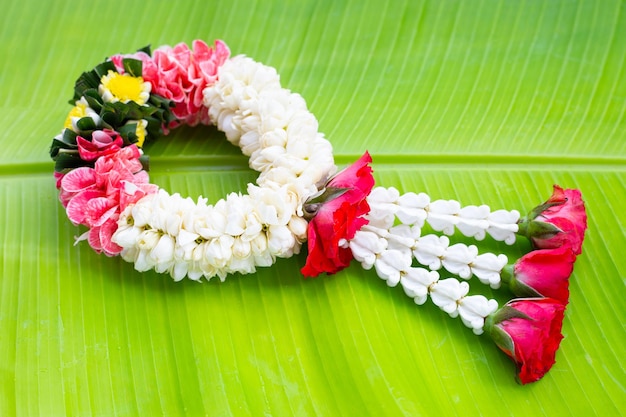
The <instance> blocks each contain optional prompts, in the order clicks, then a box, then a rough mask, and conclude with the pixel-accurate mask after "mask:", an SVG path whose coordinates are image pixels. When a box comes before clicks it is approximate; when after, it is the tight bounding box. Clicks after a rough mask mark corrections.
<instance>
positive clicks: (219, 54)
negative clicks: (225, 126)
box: [111, 40, 230, 128]
mask: <svg viewBox="0 0 626 417" xmlns="http://www.w3.org/2000/svg"><path fill="white" fill-rule="evenodd" d="M229 56H230V50H229V49H228V46H226V44H225V43H224V42H222V41H220V40H216V41H215V46H214V48H211V47H209V46H208V45H207V44H206V43H205V42H204V41H201V40H195V41H193V42H192V49H190V48H189V46H187V45H186V44H185V43H179V44H177V45H175V46H174V47H173V48H172V47H170V46H163V47H161V48H159V49H156V50H155V51H154V53H153V54H152V57H151V56H150V55H148V54H146V53H145V52H137V53H135V54H130V55H115V56H112V57H111V61H112V62H113V63H114V65H115V67H116V69H117V71H118V72H119V73H120V74H123V73H124V66H123V63H122V60H123V59H124V58H133V59H139V60H141V61H142V63H143V65H142V74H141V75H142V77H143V79H144V81H147V82H149V83H150V84H151V86H152V92H153V93H155V94H158V95H160V96H163V97H165V98H166V99H168V100H172V101H174V102H175V107H174V108H173V109H172V113H174V115H175V116H176V117H177V118H178V120H179V121H180V122H181V123H185V124H188V125H189V126H195V125H197V124H198V123H202V124H205V125H208V124H210V120H209V113H208V112H207V111H206V109H205V108H204V107H203V105H202V99H203V96H202V90H204V89H205V88H206V87H207V86H209V85H211V84H213V83H214V82H215V80H217V70H218V69H219V67H220V66H221V65H222V64H223V63H224V62H226V60H227V59H228V57H229ZM167 127H170V128H172V127H175V126H174V125H172V126H166V128H167Z"/></svg>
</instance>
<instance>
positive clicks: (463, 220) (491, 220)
mask: <svg viewBox="0 0 626 417" xmlns="http://www.w3.org/2000/svg"><path fill="white" fill-rule="evenodd" d="M368 201H371V203H370V206H371V207H372V213H375V214H374V215H372V216H371V217H372V218H375V219H379V218H380V219H381V220H382V221H384V222H389V221H390V219H391V221H392V222H393V218H394V216H397V217H398V219H400V220H401V221H403V223H405V224H416V223H417V224H420V225H423V224H424V221H426V222H427V223H428V224H429V225H430V226H431V227H432V228H433V229H434V230H436V231H439V232H443V233H444V234H446V235H452V234H453V233H454V231H455V228H456V229H457V230H458V231H459V232H461V233H462V234H463V235H464V236H467V237H472V238H474V239H476V240H483V239H484V238H485V235H486V234H489V235H490V236H491V237H492V238H494V239H495V240H498V241H504V242H505V243H506V244H508V245H512V244H514V243H515V240H516V235H515V234H516V232H517V231H518V230H519V226H518V224H517V222H518V220H519V219H520V213H519V211H517V210H495V211H491V209H490V208H489V206H487V205H484V204H483V205H481V206H471V205H470V206H465V207H462V206H461V204H460V203H459V202H458V201H455V200H435V201H430V197H429V196H428V195H427V194H425V193H419V194H415V193H406V194H403V195H400V192H399V191H398V190H397V189H395V188H393V187H389V188H383V187H377V188H375V189H374V190H372V195H371V196H370V198H368ZM420 227H421V226H420Z"/></svg>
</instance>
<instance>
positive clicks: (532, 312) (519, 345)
mask: <svg viewBox="0 0 626 417" xmlns="http://www.w3.org/2000/svg"><path fill="white" fill-rule="evenodd" d="M564 311H565V306H564V305H563V304H562V303H560V302H558V301H557V300H553V299H551V298H518V299H515V300H511V301H509V302H508V303H507V304H506V305H505V306H504V307H502V308H501V309H500V310H498V311H496V312H495V313H494V314H493V315H492V316H489V317H488V318H487V320H486V323H485V328H486V330H487V331H488V332H489V334H490V335H491V337H492V338H493V340H494V341H495V342H496V344H497V345H498V347H499V348H500V349H501V350H502V351H503V352H504V353H506V354H507V355H508V356H510V357H511V359H513V360H514V361H515V364H516V365H517V368H518V371H519V374H518V379H519V382H521V383H522V384H527V383H529V382H535V381H538V380H539V379H541V378H542V377H543V376H544V375H545V374H546V373H547V372H548V371H549V370H550V368H552V365H554V362H555V359H554V358H555V355H556V351H557V350H558V348H559V345H560V343H561V340H562V339H563V335H562V334H561V327H562V325H563V316H564Z"/></svg>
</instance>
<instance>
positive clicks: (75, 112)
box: [63, 101, 87, 129]
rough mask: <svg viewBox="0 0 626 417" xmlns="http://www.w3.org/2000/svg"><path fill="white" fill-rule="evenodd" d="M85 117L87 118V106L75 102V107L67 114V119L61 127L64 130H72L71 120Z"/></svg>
mask: <svg viewBox="0 0 626 417" xmlns="http://www.w3.org/2000/svg"><path fill="white" fill-rule="evenodd" d="M85 116H87V104H86V103H82V102H80V101H77V102H76V105H75V106H74V107H73V108H72V110H70V112H69V113H68V114H67V118H66V119H65V124H63V127H64V128H66V129H73V127H72V118H74V117H76V118H78V119H80V118H82V117H85Z"/></svg>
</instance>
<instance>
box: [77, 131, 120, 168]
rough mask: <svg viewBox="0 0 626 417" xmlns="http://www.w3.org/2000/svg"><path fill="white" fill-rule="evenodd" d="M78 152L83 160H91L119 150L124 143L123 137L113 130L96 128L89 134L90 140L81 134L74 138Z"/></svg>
mask: <svg viewBox="0 0 626 417" xmlns="http://www.w3.org/2000/svg"><path fill="white" fill-rule="evenodd" d="M76 144H77V145H78V154H79V155H80V159H82V160H83V161H87V162H91V161H95V160H96V159H98V158H100V157H101V156H104V155H110V154H113V153H116V152H117V151H119V150H120V149H121V148H122V146H123V145H124V139H122V136H120V134H119V133H117V132H116V131H114V130H111V129H103V130H96V131H94V132H93V133H92V134H91V140H89V139H85V138H83V137H82V136H78V137H77V138H76Z"/></svg>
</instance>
